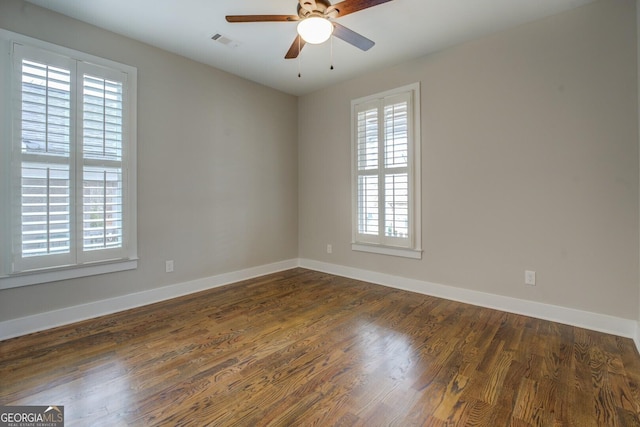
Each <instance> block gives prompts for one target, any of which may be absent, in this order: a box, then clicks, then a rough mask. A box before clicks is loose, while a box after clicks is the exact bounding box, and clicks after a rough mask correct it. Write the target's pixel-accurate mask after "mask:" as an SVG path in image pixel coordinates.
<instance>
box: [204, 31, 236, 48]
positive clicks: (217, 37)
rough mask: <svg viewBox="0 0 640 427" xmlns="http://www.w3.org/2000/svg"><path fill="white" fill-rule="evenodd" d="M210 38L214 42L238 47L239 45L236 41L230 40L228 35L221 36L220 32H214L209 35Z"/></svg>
mask: <svg viewBox="0 0 640 427" xmlns="http://www.w3.org/2000/svg"><path fill="white" fill-rule="evenodd" d="M211 40H213V41H214V42H217V43H220V44H223V45H225V46H228V47H238V46H240V43H238V42H237V41H234V40H231V39H230V38H228V37H225V36H223V35H222V34H220V33H216V34H214V35H213V36H212V37H211Z"/></svg>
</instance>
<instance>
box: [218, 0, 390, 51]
mask: <svg viewBox="0 0 640 427" xmlns="http://www.w3.org/2000/svg"><path fill="white" fill-rule="evenodd" d="M390 1H392V0H343V1H341V2H339V3H336V4H334V5H332V4H331V3H330V2H329V0H298V14H297V15H227V16H226V19H227V22H231V23H239V22H294V21H299V23H298V35H297V36H296V38H295V40H294V41H293V43H292V44H291V47H290V48H289V51H288V52H287V54H286V55H285V58H286V59H293V58H297V57H298V55H299V54H300V51H301V50H302V48H303V47H304V45H305V44H306V43H312V44H319V43H323V42H324V41H326V40H327V39H328V38H329V37H330V36H331V35H332V34H333V35H334V36H336V37H338V38H339V39H342V40H344V41H345V42H347V43H349V44H351V45H353V46H355V47H357V48H358V49H361V50H364V51H366V50H369V49H371V48H372V47H373V45H374V44H375V43H374V42H373V41H371V40H369V39H368V38H366V37H364V36H363V35H360V34H358V33H356V32H355V31H353V30H350V29H348V28H347V27H345V26H344V25H341V24H339V23H337V22H336V21H335V19H336V18H340V17H342V16H345V15H349V14H351V13H354V12H358V11H360V10H362V9H367V8H369V7H372V6H377V5H379V4H382V3H387V2H390ZM316 25H317V26H318V27H319V29H316V27H315V26H316ZM305 27H313V28H311V29H309V28H305ZM307 30H308V31H310V33H309V35H307V33H306V32H305V31H307ZM322 31H323V32H324V33H323V34H322V35H320V34H319V32H322ZM316 36H317V37H316Z"/></svg>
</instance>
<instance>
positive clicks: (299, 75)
mask: <svg viewBox="0 0 640 427" xmlns="http://www.w3.org/2000/svg"><path fill="white" fill-rule="evenodd" d="M300 39H301V37H300V36H298V78H301V77H302V73H300Z"/></svg>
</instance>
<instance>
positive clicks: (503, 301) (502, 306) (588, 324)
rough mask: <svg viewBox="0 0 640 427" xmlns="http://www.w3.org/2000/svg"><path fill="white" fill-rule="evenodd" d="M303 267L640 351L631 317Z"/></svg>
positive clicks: (305, 263)
mask: <svg viewBox="0 0 640 427" xmlns="http://www.w3.org/2000/svg"><path fill="white" fill-rule="evenodd" d="M300 267H304V268H308V269H311V270H316V271H321V272H324V273H330V274H336V275H338V276H344V277H349V278H352V279H357V280H363V281H366V282H371V283H376V284H379V285H383V286H388V287H392V288H397V289H403V290H406V291H411V292H416V293H420V294H424V295H430V296H434V297H439V298H445V299H448V300H453V301H459V302H463V303H467V304H472V305H477V306H480V307H487V308H492V309H496V310H500V311H506V312H509V313H514V314H521V315H524V316H529V317H535V318H538V319H543V320H551V321H553V322H558V323H564V324H567V325H571V326H577V327H580V328H585V329H590V330H594V331H599V332H605V333H608V334H613V335H618V336H621V337H625V338H631V339H633V340H634V341H635V343H636V347H637V348H638V351H640V331H639V330H638V329H639V328H638V322H637V321H634V320H630V319H623V318H620V317H615V316H609V315H606V314H598V313H591V312H588V311H582V310H576V309H573V308H567V307H560V306H557V305H550V304H544V303H540V302H535V301H528V300H522V299H518V298H512V297H505V296H501V295H496V294H489V293H485V292H478V291H473V290H470V289H464V288H457V287H453V286H447V285H440V284H436V283H430V282H425V281H422V280H416V279H408V278H405V277H399V276H392V275H389V274H384V273H377V272H374V271H369V270H361V269H358V268H353V267H346V266H342V265H336V264H330V263H325V262H320V261H313V260H309V259H301V260H300Z"/></svg>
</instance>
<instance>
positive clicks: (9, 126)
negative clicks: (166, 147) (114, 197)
mask: <svg viewBox="0 0 640 427" xmlns="http://www.w3.org/2000/svg"><path fill="white" fill-rule="evenodd" d="M0 55H1V56H2V57H4V58H6V59H7V60H6V61H2V62H0V67H2V70H1V73H0V75H2V76H3V77H2V80H0V99H1V100H2V101H1V102H0V128H1V129H2V130H1V131H0V154H1V157H2V159H1V160H0V181H1V182H0V236H2V238H0V289H8V288H13V287H18V286H27V285H33V284H38V283H46V282H52V281H57V280H64V279H71V278H77V277H84V276H91V275H96V274H104V273H110V272H116V271H124V270H132V269H135V268H137V260H138V257H137V219H136V218H137V204H136V188H137V182H136V163H137V160H136V135H137V128H136V112H137V69H136V68H135V67H131V66H128V65H125V64H120V63H117V62H114V61H111V60H108V59H103V58H99V57H96V56H93V55H89V54H86V53H83V52H79V51H75V50H72V49H68V48H65V47H61V46H57V45H54V44H51V43H47V42H44V41H41V40H37V39H33V38H30V37H27V36H23V35H21V34H17V33H13V32H10V31H6V30H2V29H0ZM22 57H25V58H29V59H32V60H39V61H41V62H42V63H47V64H50V65H56V64H58V65H60V64H64V65H65V67H67V68H69V69H70V71H71V79H72V80H71V93H72V95H71V96H72V98H71V105H72V107H71V108H72V110H71V128H70V130H71V139H72V143H71V150H70V152H69V168H70V175H71V188H70V194H71V212H70V214H71V221H72V230H73V231H72V232H71V245H72V249H71V254H70V255H68V254H62V255H45V256H43V257H40V258H42V260H41V261H38V260H35V259H28V257H23V256H21V255H20V251H21V249H20V238H21V236H20V235H21V233H20V229H19V224H20V223H21V222H20V218H19V216H20V215H19V214H18V212H19V211H20V205H21V193H20V185H19V184H16V182H19V180H20V177H21V173H20V167H21V156H22V154H21V144H22V141H21V136H20V133H19V131H20V114H21V113H20V110H21V89H20V87H17V86H20V85H21V83H18V82H19V81H20V79H21V77H20V76H21V58H22ZM85 72H86V73H87V74H88V75H96V76H100V77H102V78H105V79H111V78H113V79H115V80H118V79H120V80H122V82H123V85H124V86H123V87H124V99H123V117H122V119H123V134H122V137H123V144H122V162H121V170H122V173H123V176H124V178H123V182H124V187H123V194H122V200H123V204H124V206H125V207H124V212H123V218H122V221H123V237H122V247H120V248H109V249H99V250H92V251H86V250H85V251H83V250H82V243H81V240H82V235H81V234H82V232H81V225H80V223H81V221H82V212H81V207H80V205H81V204H80V202H79V200H80V199H81V198H82V182H81V180H82V178H81V175H80V173H79V172H78V171H77V169H82V168H83V165H85V166H90V165H98V164H100V165H101V166H102V167H108V166H109V165H110V163H109V161H107V160H104V161H100V160H97V161H93V160H86V159H84V160H83V159H82V157H83V156H82V143H81V138H82V132H83V129H82V109H81V108H80V105H81V99H80V93H81V90H80V86H81V85H82V78H80V76H82V75H83V73H85Z"/></svg>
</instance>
